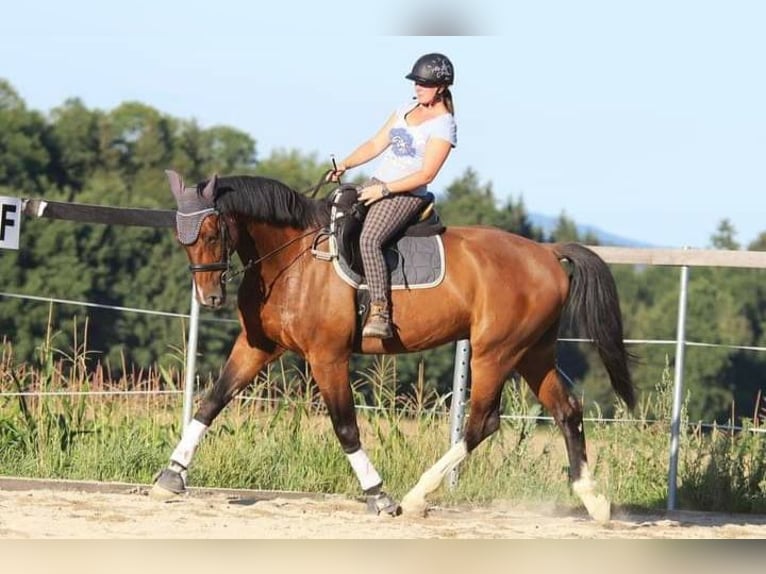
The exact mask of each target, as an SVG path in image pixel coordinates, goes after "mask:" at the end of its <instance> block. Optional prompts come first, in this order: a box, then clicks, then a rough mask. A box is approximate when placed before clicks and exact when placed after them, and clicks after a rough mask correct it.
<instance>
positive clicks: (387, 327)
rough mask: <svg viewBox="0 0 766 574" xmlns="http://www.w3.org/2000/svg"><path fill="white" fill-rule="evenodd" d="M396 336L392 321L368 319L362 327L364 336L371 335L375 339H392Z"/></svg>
mask: <svg viewBox="0 0 766 574" xmlns="http://www.w3.org/2000/svg"><path fill="white" fill-rule="evenodd" d="M393 336H394V332H393V330H392V329H391V323H390V322H388V321H386V320H385V319H384V320H380V321H375V320H374V319H373V320H370V321H368V322H367V323H366V324H365V326H364V328H363V329H362V337H369V338H374V339H390V338H391V337H393Z"/></svg>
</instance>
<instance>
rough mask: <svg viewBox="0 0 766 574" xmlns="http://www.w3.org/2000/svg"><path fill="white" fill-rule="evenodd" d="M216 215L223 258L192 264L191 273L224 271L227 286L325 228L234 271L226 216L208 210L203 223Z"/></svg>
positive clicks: (291, 240) (302, 234) (222, 275)
mask: <svg viewBox="0 0 766 574" xmlns="http://www.w3.org/2000/svg"><path fill="white" fill-rule="evenodd" d="M211 215H215V216H217V217H218V232H219V234H220V237H221V244H222V245H223V258H222V259H221V260H220V261H217V262H215V263H190V264H189V271H191V272H192V274H194V273H202V272H207V271H223V273H221V284H223V285H225V284H226V283H231V282H232V281H233V280H234V279H235V278H236V277H237V276H238V275H242V274H243V273H245V271H247V270H248V269H252V268H253V267H255V266H256V265H257V264H258V263H260V262H262V261H264V260H266V259H268V258H269V257H272V256H273V255H276V254H277V253H279V252H280V251H282V250H283V249H285V248H286V247H288V246H290V245H292V244H293V243H295V242H296V241H299V240H301V239H303V238H304V237H307V236H309V235H311V234H314V233H319V232H320V231H321V230H322V228H323V227H324V226H322V225H320V226H318V227H314V228H312V229H309V230H308V231H306V232H305V233H301V234H300V235H298V236H296V237H293V238H292V239H290V240H289V241H287V242H285V243H283V244H282V245H280V246H279V247H277V248H276V249H273V250H271V251H269V252H268V253H266V254H265V255H262V256H261V257H258V258H257V259H250V260H249V261H248V262H247V263H246V264H245V265H243V266H242V268H241V269H237V270H235V271H234V270H232V264H231V253H232V251H234V246H233V245H232V243H231V242H230V241H229V237H230V235H231V234H230V232H229V226H228V224H227V222H226V216H225V215H224V214H223V213H221V212H220V211H218V210H217V209H216V208H214V207H211V208H210V209H208V210H206V211H205V213H204V215H203V221H204V220H205V219H206V218H207V217H209V216H211Z"/></svg>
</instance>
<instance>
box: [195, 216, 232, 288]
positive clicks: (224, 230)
mask: <svg viewBox="0 0 766 574" xmlns="http://www.w3.org/2000/svg"><path fill="white" fill-rule="evenodd" d="M210 215H216V216H217V217H218V232H219V234H220V237H221V244H222V246H223V259H222V260H221V261H218V262H216V263H191V264H189V271H191V272H192V273H203V272H207V271H223V273H221V283H229V282H230V281H231V280H232V279H233V275H232V274H231V252H232V247H231V244H230V242H229V232H228V226H227V225H226V222H225V221H224V216H223V215H222V214H221V212H220V211H218V210H217V209H211V210H210V214H209V215H208V217H209V216H210Z"/></svg>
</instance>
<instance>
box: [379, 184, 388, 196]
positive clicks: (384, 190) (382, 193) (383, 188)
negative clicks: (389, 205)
mask: <svg viewBox="0 0 766 574" xmlns="http://www.w3.org/2000/svg"><path fill="white" fill-rule="evenodd" d="M389 195H391V190H390V189H388V185H387V184H385V183H384V184H383V185H382V186H381V189H380V197H388V196H389Z"/></svg>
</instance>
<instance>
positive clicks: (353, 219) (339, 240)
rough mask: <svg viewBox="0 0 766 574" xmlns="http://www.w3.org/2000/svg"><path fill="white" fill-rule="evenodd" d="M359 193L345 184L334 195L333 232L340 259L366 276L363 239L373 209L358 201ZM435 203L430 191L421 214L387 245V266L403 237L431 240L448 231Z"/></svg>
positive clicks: (385, 249)
mask: <svg viewBox="0 0 766 574" xmlns="http://www.w3.org/2000/svg"><path fill="white" fill-rule="evenodd" d="M357 190H358V188H357V186H355V185H350V184H345V185H342V186H341V187H339V188H338V189H337V190H335V192H333V194H332V196H331V198H332V210H331V214H332V215H331V221H330V230H329V231H330V233H332V234H333V235H334V237H335V239H336V246H337V251H338V253H337V255H338V257H339V258H340V259H341V260H343V261H344V262H345V263H346V265H347V266H348V267H349V269H350V270H351V271H353V272H354V273H356V274H357V275H359V276H361V277H364V268H363V266H362V253H361V249H360V248H359V236H360V234H361V232H362V224H363V223H364V218H365V216H366V215H367V211H368V209H369V208H368V206H366V205H364V204H363V203H361V202H359V201H357V199H356V197H357ZM435 200H436V198H435V197H434V194H433V193H430V192H428V194H427V195H426V196H424V197H423V207H422V208H421V209H420V211H418V213H417V214H416V215H415V216H414V217H413V218H412V219H411V220H410V221H409V222H408V223H407V225H406V226H405V228H404V229H403V231H402V232H400V233H399V234H397V235H396V236H395V237H394V238H393V239H392V240H391V241H390V242H389V244H388V245H387V246H384V256H386V259H387V263H389V261H388V260H389V259H390V258H391V255H390V252H391V246H395V245H396V244H397V243H398V242H399V240H400V239H401V238H402V237H429V236H432V235H440V234H441V233H443V232H444V230H445V229H446V227H445V226H444V224H443V223H442V221H441V218H440V217H439V214H438V213H437V212H436V207H435V205H434V202H435ZM389 266H390V265H389Z"/></svg>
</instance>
